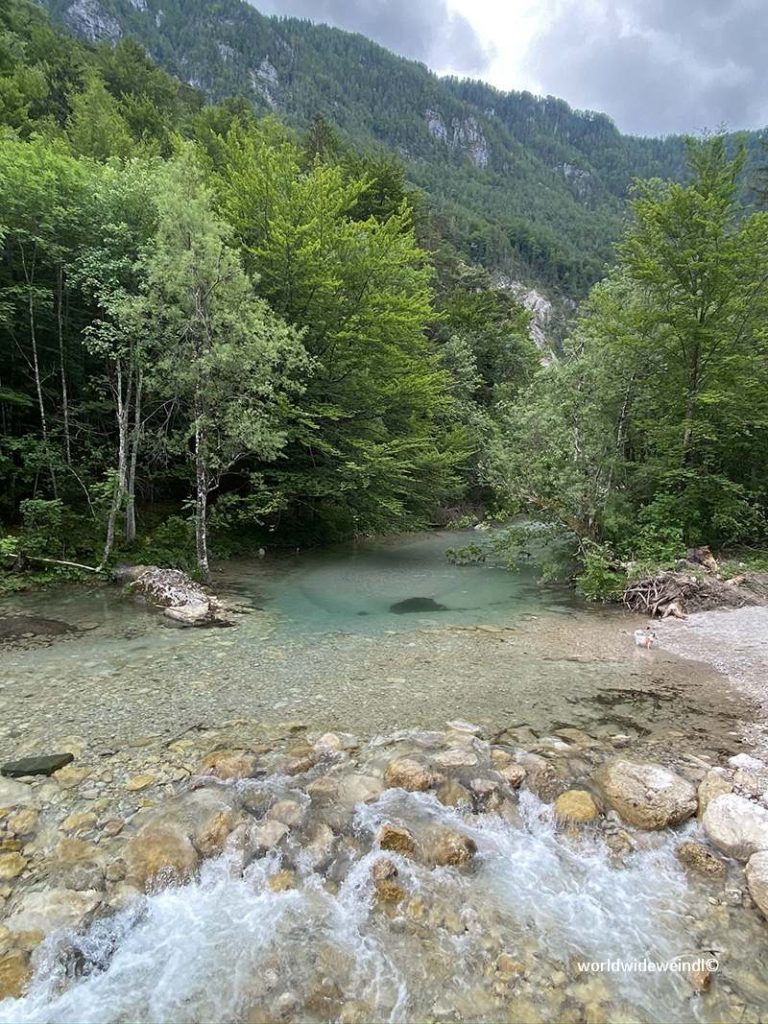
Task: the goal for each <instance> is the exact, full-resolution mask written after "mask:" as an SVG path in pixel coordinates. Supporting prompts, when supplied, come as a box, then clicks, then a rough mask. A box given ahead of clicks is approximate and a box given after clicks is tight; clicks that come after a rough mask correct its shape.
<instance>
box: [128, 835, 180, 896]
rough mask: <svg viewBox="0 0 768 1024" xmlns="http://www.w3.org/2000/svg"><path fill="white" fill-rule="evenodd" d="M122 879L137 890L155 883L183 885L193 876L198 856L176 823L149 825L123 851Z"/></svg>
mask: <svg viewBox="0 0 768 1024" xmlns="http://www.w3.org/2000/svg"><path fill="white" fill-rule="evenodd" d="M123 857H124V859H125V863H126V869H127V872H126V878H127V880H128V881H129V882H130V883H131V884H133V885H136V886H137V888H140V889H146V888H147V887H149V886H151V885H152V884H153V883H155V882H161V883H169V882H183V881H186V880H187V879H188V878H190V876H191V875H192V874H193V873H194V871H195V869H196V867H197V861H198V855H197V851H196V850H195V848H194V846H193V845H192V843H191V841H190V839H189V837H188V836H187V834H186V831H185V830H184V829H182V828H181V827H180V826H179V825H178V824H177V823H175V822H169V823H167V824H165V823H163V822H159V821H157V822H154V821H153V822H149V823H148V824H147V825H145V826H144V827H143V828H141V829H139V831H138V832H137V833H136V835H135V836H134V837H133V838H132V839H131V840H130V841H129V842H128V843H127V844H126V846H125V849H124V851H123Z"/></svg>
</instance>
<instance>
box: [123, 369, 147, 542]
mask: <svg viewBox="0 0 768 1024" xmlns="http://www.w3.org/2000/svg"><path fill="white" fill-rule="evenodd" d="M135 374H136V385H135V397H134V400H133V432H132V433H131V456H130V462H129V465H128V480H127V484H126V504H125V539H126V541H127V542H128V543H129V544H132V543H133V542H134V541H135V540H136V463H137V461H138V457H139V442H140V439H141V393H142V389H143V385H144V378H143V375H142V372H141V366H139V365H138V361H137V363H136V369H135Z"/></svg>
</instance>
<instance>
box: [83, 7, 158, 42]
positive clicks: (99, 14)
mask: <svg viewBox="0 0 768 1024" xmlns="http://www.w3.org/2000/svg"><path fill="white" fill-rule="evenodd" d="M131 3H132V4H133V6H134V7H136V8H138V10H145V9H146V3H145V2H144V0H131ZM64 20H65V21H66V23H67V25H68V26H69V27H70V28H71V29H72V31H73V32H75V33H77V35H79V36H84V37H85V38H86V39H89V40H90V41H91V42H92V43H100V42H104V41H106V42H110V43H116V42H117V41H118V40H119V39H120V37H121V36H122V31H121V29H120V25H119V24H118V22H117V21H116V20H115V18H113V17H112V15H111V14H109V13H108V12H107V11H105V10H104V8H103V7H102V6H101V4H100V3H99V2H98V0H74V3H72V4H70V5H69V7H68V8H67V11H66V14H65V16H64Z"/></svg>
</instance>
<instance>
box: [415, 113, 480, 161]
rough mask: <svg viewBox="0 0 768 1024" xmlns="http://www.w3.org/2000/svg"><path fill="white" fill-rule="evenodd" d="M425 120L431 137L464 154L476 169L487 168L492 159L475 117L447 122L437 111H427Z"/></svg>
mask: <svg viewBox="0 0 768 1024" xmlns="http://www.w3.org/2000/svg"><path fill="white" fill-rule="evenodd" d="M424 120H425V121H426V122H427V128H428V130H429V133H430V135H431V136H432V137H433V138H434V139H437V140H438V142H443V143H445V145H447V146H450V147H451V148H453V149H459V150H461V151H462V152H464V153H465V154H466V155H467V156H468V157H469V159H470V160H471V161H472V163H473V164H474V165H475V167H487V166H488V160H489V157H490V153H489V149H488V142H487V141H486V138H485V135H484V134H483V129H482V128H481V126H480V124H479V123H478V121H477V120H476V119H475V118H474V117H466V118H459V117H453V118H450V119H449V120H447V121H446V119H445V118H444V117H443V115H442V114H440V113H439V112H438V111H436V110H426V111H425V112H424Z"/></svg>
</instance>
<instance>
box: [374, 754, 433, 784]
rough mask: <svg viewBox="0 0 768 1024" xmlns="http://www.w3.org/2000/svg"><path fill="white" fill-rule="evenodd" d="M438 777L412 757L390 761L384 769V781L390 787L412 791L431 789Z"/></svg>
mask: <svg viewBox="0 0 768 1024" xmlns="http://www.w3.org/2000/svg"><path fill="white" fill-rule="evenodd" d="M438 780H439V777H438V776H436V775H435V774H434V773H433V772H431V771H430V770H429V769H428V768H427V767H425V765H423V764H420V763H419V762H418V761H414V760H413V759H412V758H409V757H403V758H399V759H398V760H396V761H390V762H389V764H388V765H387V767H386V769H385V770H384V783H385V785H386V786H387V787H389V788H390V789H406V790H408V791H409V792H412V793H414V792H415V793H418V792H424V791H425V790H427V789H431V788H432V786H434V785H435V783H436V782H437V781H438Z"/></svg>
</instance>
